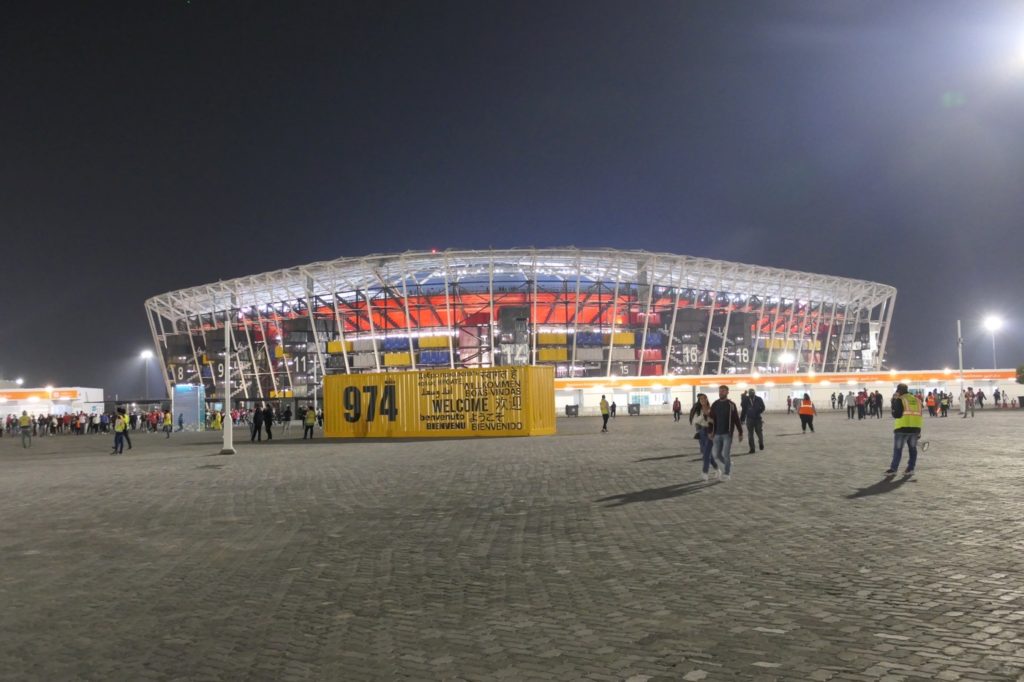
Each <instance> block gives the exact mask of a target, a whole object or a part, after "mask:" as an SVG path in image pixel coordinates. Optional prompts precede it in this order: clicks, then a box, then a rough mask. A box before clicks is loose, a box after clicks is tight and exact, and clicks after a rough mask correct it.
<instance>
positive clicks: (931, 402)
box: [925, 395, 935, 407]
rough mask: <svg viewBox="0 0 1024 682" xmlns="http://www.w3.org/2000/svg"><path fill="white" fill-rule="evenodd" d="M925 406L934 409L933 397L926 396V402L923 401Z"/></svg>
mask: <svg viewBox="0 0 1024 682" xmlns="http://www.w3.org/2000/svg"><path fill="white" fill-rule="evenodd" d="M925 404H926V405H928V407H935V396H933V395H930V396H928V400H926V401H925Z"/></svg>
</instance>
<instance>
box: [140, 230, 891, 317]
mask: <svg viewBox="0 0 1024 682" xmlns="http://www.w3.org/2000/svg"><path fill="white" fill-rule="evenodd" d="M534 279H536V280H537V281H538V282H539V283H540V285H541V286H544V285H548V286H551V285H552V284H556V283H557V284H558V285H559V286H561V283H562V282H571V283H572V284H573V285H574V286H575V284H576V282H577V281H579V282H580V284H581V286H585V285H587V284H588V283H591V282H595V281H620V282H628V283H637V284H654V285H657V286H666V287H683V288H686V289H693V290H697V291H711V292H720V293H728V294H734V295H744V296H748V295H756V296H766V297H770V298H781V299H799V300H812V301H817V302H822V303H829V304H832V303H835V304H838V305H853V304H856V305H857V306H864V307H873V306H875V305H878V304H880V303H882V302H884V301H885V300H886V299H888V298H891V297H893V296H894V295H895V294H896V289H895V288H893V287H891V286H888V285H884V284H879V283H876V282H868V281H864V280H857V279H850V278H846V277H834V276H831V275H819V274H812V273H807V272H800V271H796V270H785V269H781V268H770V267H764V266H760V265H748V264H744V263H733V262H729V261H722V260H714V259H711V258H697V257H694V256H681V255H675V254H669V253H652V252H648V251H626V250H619V249H578V248H575V247H565V248H551V249H534V248H527V249H501V250H488V251H452V250H448V251H438V252H433V251H407V252H404V253H399V254H374V255H369V256H362V257H358V258H338V259H336V260H330V261H321V262H317V263H310V264H309V265H300V266H296V267H291V268H285V269H283V270H275V271H273V272H265V273H261V274H257V275H249V276H246V277H238V278H235V279H230V280H224V281H218V282H214V283H211V284H203V285H200V286H194V287H189V288H187V289H181V290H178V291H171V292H167V293H165V294H161V295H159V296H154V297H152V298H150V299H148V300H147V301H146V307H147V309H149V310H150V311H151V312H153V313H156V314H158V315H160V316H162V317H163V318H164V319H166V320H169V321H177V320H181V319H185V318H187V317H190V316H195V315H206V314H211V313H215V312H218V311H223V310H225V309H227V308H229V307H230V308H241V307H245V306H263V305H268V304H271V303H274V304H276V303H287V304H289V305H291V306H295V305H296V304H299V305H300V306H301V307H302V308H304V307H305V303H304V301H305V300H306V299H307V298H314V297H323V298H334V297H335V296H336V295H337V296H338V297H340V298H342V299H345V298H346V297H354V296H355V295H356V294H355V293H354V292H356V291H361V292H365V293H368V294H369V295H374V294H375V293H376V292H378V291H384V290H387V289H389V290H391V291H394V290H396V289H397V290H399V291H401V290H402V289H403V287H405V288H408V287H413V286H418V287H420V291H423V289H424V288H427V287H437V288H439V289H440V288H441V287H444V286H445V284H446V283H451V284H454V283H459V284H460V286H463V285H465V283H466V282H475V283H477V284H478V285H479V284H484V285H486V287H484V290H486V288H487V287H495V286H504V287H508V286H517V285H520V284H523V283H524V282H532V281H533V280H534Z"/></svg>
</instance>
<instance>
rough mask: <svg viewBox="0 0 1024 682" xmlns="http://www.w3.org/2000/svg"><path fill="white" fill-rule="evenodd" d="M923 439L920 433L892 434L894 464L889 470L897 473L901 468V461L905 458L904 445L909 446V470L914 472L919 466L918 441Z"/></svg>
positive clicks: (895, 432)
mask: <svg viewBox="0 0 1024 682" xmlns="http://www.w3.org/2000/svg"><path fill="white" fill-rule="evenodd" d="M920 438H921V434H920V433H900V432H899V431H894V432H893V434H892V464H890V465H889V468H890V469H892V470H893V471H895V470H896V469H899V468H900V459H902V457H903V444H904V443H906V444H907V449H908V450H909V451H910V461H909V462H907V469H909V470H910V471H913V470H914V467H915V466H916V465H917V441H918V440H919V439H920Z"/></svg>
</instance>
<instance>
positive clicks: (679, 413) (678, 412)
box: [672, 398, 683, 421]
mask: <svg viewBox="0 0 1024 682" xmlns="http://www.w3.org/2000/svg"><path fill="white" fill-rule="evenodd" d="M682 418H683V404H682V403H681V402H679V398H676V399H675V401H674V402H673V403H672V421H679V420H680V419H682Z"/></svg>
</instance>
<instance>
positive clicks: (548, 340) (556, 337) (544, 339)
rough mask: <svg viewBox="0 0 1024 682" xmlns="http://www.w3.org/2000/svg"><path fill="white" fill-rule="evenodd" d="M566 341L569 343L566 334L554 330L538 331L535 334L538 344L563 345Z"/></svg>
mask: <svg viewBox="0 0 1024 682" xmlns="http://www.w3.org/2000/svg"><path fill="white" fill-rule="evenodd" d="M567 343H569V335H568V334H558V333H555V332H540V333H539V334H537V345H538V346H564V345H566V344H567Z"/></svg>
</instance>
